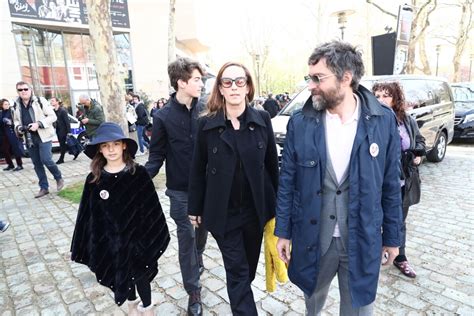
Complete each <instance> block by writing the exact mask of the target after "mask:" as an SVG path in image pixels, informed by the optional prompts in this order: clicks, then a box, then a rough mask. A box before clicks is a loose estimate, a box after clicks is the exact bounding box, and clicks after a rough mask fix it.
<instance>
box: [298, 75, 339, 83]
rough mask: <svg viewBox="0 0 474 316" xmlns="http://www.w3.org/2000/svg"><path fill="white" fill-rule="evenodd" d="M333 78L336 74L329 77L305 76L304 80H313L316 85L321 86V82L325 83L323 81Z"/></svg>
mask: <svg viewBox="0 0 474 316" xmlns="http://www.w3.org/2000/svg"><path fill="white" fill-rule="evenodd" d="M332 76H335V75H334V74H329V75H325V76H318V75H307V76H304V80H306V81H308V80H311V81H312V82H314V83H316V84H320V83H321V81H323V79H326V78H328V77H332Z"/></svg>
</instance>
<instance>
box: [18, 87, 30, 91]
mask: <svg viewBox="0 0 474 316" xmlns="http://www.w3.org/2000/svg"><path fill="white" fill-rule="evenodd" d="M28 90H30V88H23V89H16V91H18V92H21V91H28Z"/></svg>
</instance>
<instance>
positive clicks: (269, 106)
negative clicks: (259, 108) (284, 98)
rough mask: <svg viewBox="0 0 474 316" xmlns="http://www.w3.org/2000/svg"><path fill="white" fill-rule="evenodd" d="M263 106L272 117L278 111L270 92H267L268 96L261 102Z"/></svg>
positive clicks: (278, 108) (275, 101) (276, 103)
mask: <svg viewBox="0 0 474 316" xmlns="http://www.w3.org/2000/svg"><path fill="white" fill-rule="evenodd" d="M263 108H264V109H265V111H267V112H268V113H269V114H270V117H271V118H274V117H275V116H276V115H277V114H278V111H280V106H279V105H278V102H277V100H275V99H274V98H273V94H271V93H269V94H268V98H267V99H266V100H265V102H264V103H263Z"/></svg>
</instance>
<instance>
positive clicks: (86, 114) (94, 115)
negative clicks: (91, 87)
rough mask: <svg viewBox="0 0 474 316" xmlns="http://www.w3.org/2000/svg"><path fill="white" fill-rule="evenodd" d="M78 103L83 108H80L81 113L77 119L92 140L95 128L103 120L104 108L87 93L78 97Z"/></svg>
mask: <svg viewBox="0 0 474 316" xmlns="http://www.w3.org/2000/svg"><path fill="white" fill-rule="evenodd" d="M79 105H80V106H82V107H83V110H82V109H81V112H82V114H81V115H80V116H79V117H78V119H79V120H80V121H81V123H82V124H83V125H84V126H85V127H86V134H87V136H88V137H89V140H92V138H93V137H94V135H95V131H96V129H97V128H98V127H99V125H100V124H102V123H103V122H105V116H104V110H103V109H102V106H101V105H100V104H99V103H98V102H97V101H96V100H94V99H91V97H90V96H88V95H87V94H83V95H81V96H80V97H79Z"/></svg>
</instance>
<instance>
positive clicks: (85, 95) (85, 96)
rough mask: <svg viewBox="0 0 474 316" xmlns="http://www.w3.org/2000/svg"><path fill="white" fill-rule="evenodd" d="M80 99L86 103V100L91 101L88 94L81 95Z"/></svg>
mask: <svg viewBox="0 0 474 316" xmlns="http://www.w3.org/2000/svg"><path fill="white" fill-rule="evenodd" d="M81 99H82V100H86V101H87V100H89V101H90V100H91V97H90V96H89V95H88V94H81V95H80V96H79V100H81Z"/></svg>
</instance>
